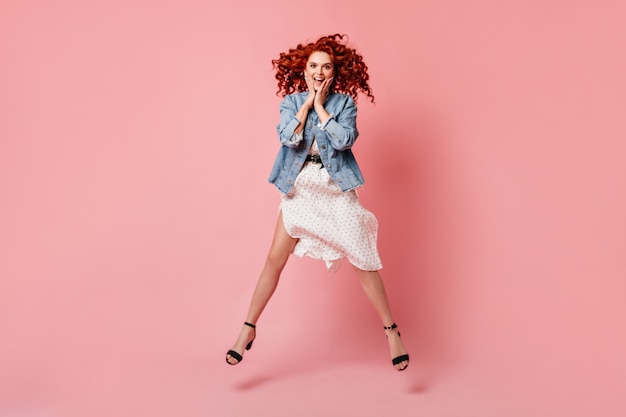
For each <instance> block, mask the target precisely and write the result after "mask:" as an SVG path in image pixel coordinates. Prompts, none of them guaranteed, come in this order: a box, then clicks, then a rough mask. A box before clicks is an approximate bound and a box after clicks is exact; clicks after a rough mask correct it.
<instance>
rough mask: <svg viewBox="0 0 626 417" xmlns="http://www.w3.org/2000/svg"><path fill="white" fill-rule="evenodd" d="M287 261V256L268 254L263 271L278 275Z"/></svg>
mask: <svg viewBox="0 0 626 417" xmlns="http://www.w3.org/2000/svg"><path fill="white" fill-rule="evenodd" d="M287 259H289V254H287V255H286V256H285V255H283V254H277V253H270V254H269V255H267V259H266V260H265V269H266V270H267V271H270V272H273V273H280V272H281V271H282V270H283V268H284V267H285V264H286V263H287Z"/></svg>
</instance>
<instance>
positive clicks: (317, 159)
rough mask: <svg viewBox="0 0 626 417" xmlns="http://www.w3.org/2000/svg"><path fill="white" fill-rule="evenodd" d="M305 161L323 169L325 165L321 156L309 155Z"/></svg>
mask: <svg viewBox="0 0 626 417" xmlns="http://www.w3.org/2000/svg"><path fill="white" fill-rule="evenodd" d="M305 161H306V162H313V163H314V164H321V165H322V166H321V168H324V163H323V162H322V158H321V157H320V156H319V155H307V156H306V159H305Z"/></svg>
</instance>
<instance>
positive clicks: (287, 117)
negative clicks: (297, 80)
mask: <svg viewBox="0 0 626 417" xmlns="http://www.w3.org/2000/svg"><path fill="white" fill-rule="evenodd" d="M297 111H298V109H296V106H295V103H294V102H293V99H291V97H290V96H286V97H285V98H284V99H283V101H281V102H280V121H279V123H278V126H277V127H276V130H277V131H278V139H279V140H280V143H281V144H282V145H284V146H287V147H289V148H295V147H297V146H298V145H299V144H300V142H301V141H302V134H299V135H298V134H296V133H295V132H294V131H295V130H296V128H297V127H298V125H299V124H300V120H298V118H297V117H296V113H297Z"/></svg>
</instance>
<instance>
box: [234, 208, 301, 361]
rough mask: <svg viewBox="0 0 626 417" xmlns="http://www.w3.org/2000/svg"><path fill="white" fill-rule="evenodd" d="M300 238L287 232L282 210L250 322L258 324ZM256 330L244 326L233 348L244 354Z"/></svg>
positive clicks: (254, 299) (258, 283) (249, 312)
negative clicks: (293, 236)
mask: <svg viewBox="0 0 626 417" xmlns="http://www.w3.org/2000/svg"><path fill="white" fill-rule="evenodd" d="M297 241H298V239H295V238H292V237H291V236H289V235H288V234H287V231H286V230H285V224H284V223H283V213H282V211H281V212H280V214H279V216H278V221H277V222H276V229H275V231H274V239H273V240H272V246H271V247H270V251H269V254H268V255H267V259H266V261H265V266H264V267H263V271H262V272H261V275H260V276H259V280H258V281H257V284H256V288H255V290H254V293H253V294H252V300H251V301H250V308H249V309H248V314H247V315H246V321H247V322H248V323H252V324H256V322H257V320H258V319H259V317H260V316H261V313H262V312H263V310H264V309H265V306H266V305H267V303H268V302H269V300H270V298H271V297H272V294H274V290H276V286H277V285H278V279H279V278H280V273H281V272H282V270H283V268H284V267H285V264H286V263H287V260H288V259H289V254H290V253H291V252H292V251H293V248H294V246H295V245H296V242H297ZM254 336H255V331H254V329H253V328H251V327H249V326H243V329H242V330H241V333H240V334H239V337H238V338H237V341H236V342H235V344H234V345H233V347H232V348H231V350H234V351H235V352H238V353H240V354H243V352H244V350H245V346H246V345H247V344H248V342H250V341H251V340H252V339H254ZM226 360H227V361H228V362H229V363H231V364H233V365H234V364H237V363H238V361H237V360H236V359H235V358H233V357H232V356H230V355H228V354H227V355H226Z"/></svg>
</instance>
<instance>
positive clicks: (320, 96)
mask: <svg viewBox="0 0 626 417" xmlns="http://www.w3.org/2000/svg"><path fill="white" fill-rule="evenodd" d="M332 83H333V78H327V79H325V80H324V82H322V85H321V86H320V89H319V90H317V94H315V99H314V100H313V105H314V106H315V107H316V108H319V106H322V107H324V103H325V102H326V99H327V98H328V93H329V92H330V86H331V85H332ZM307 98H308V97H307Z"/></svg>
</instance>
